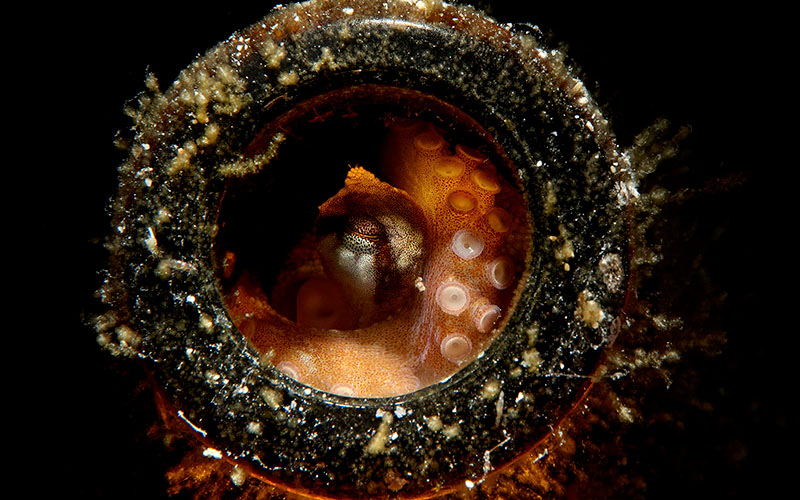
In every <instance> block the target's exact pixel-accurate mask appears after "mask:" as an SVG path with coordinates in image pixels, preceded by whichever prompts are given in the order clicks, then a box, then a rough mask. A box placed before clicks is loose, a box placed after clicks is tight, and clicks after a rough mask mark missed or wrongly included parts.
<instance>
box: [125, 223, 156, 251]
mask: <svg viewBox="0 0 800 500" xmlns="http://www.w3.org/2000/svg"><path fill="white" fill-rule="evenodd" d="M120 232H122V231H120ZM144 246H145V247H147V249H148V250H150V253H157V252H158V240H157V239H156V233H155V232H154V231H153V228H152V227H148V228H147V237H146V238H145V239H144Z"/></svg>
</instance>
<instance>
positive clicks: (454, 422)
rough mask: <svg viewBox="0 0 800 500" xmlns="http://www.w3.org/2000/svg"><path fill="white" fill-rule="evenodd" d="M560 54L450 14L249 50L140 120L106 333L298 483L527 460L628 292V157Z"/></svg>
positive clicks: (198, 426)
mask: <svg viewBox="0 0 800 500" xmlns="http://www.w3.org/2000/svg"><path fill="white" fill-rule="evenodd" d="M557 56H558V53H556V52H550V51H548V50H545V49H544V48H543V47H542V46H541V41H540V40H539V39H538V37H537V36H536V35H535V34H532V33H529V32H526V31H519V30H515V29H512V28H510V27H508V26H501V25H498V24H497V23H495V22H494V21H492V20H490V19H488V18H486V17H484V16H483V15H482V14H481V13H480V12H478V11H476V10H474V9H472V8H467V7H463V6H458V5H451V4H448V3H443V2H436V1H431V2H426V1H422V2H405V1H388V2H379V1H375V2H372V1H366V2H360V3H358V7H355V6H351V5H350V3H349V2H342V1H338V0H333V1H322V0H314V1H311V2H307V3H305V4H296V5H291V6H288V7H282V8H280V9H278V10H276V11H274V12H273V13H272V14H270V15H269V16H268V18H267V19H265V20H264V21H263V22H260V23H257V24H255V25H253V26H252V27H250V28H247V29H245V30H243V31H242V32H241V33H238V34H237V35H235V36H232V37H231V38H230V39H228V41H226V42H223V43H222V44H221V45H220V46H219V47H217V48H216V49H214V50H213V51H211V52H209V53H208V54H207V55H206V56H204V57H203V58H201V59H199V60H198V61H197V62H196V63H194V64H193V65H192V67H191V68H190V69H188V70H187V71H185V72H183V73H181V76H180V78H179V79H178V80H177V81H176V82H175V83H174V84H173V85H172V86H171V87H170V88H169V89H168V90H166V91H165V92H164V93H157V94H156V95H154V96H152V97H149V98H147V99H144V100H143V107H142V109H141V110H140V111H138V114H137V125H136V135H135V137H134V139H133V142H134V145H133V146H132V147H131V152H130V156H129V159H128V160H127V163H126V164H125V166H124V167H123V168H121V169H120V172H121V180H120V191H119V195H118V199H117V200H116V203H115V215H114V217H115V218H114V227H115V228H116V229H115V233H114V235H113V237H112V238H111V242H110V244H109V246H110V247H111V248H112V249H113V252H114V258H113V259H112V260H111V263H110V269H109V279H108V280H107V282H106V283H105V285H104V288H103V290H102V294H101V295H102V296H103V297H104V299H105V300H106V302H107V304H108V306H109V309H110V312H109V313H108V314H107V315H105V316H103V319H102V321H100V320H98V322H97V324H98V330H99V331H100V338H101V343H103V344H104V345H106V346H108V348H109V349H111V350H112V351H114V352H116V353H127V354H130V355H133V356H138V357H141V358H143V359H145V360H147V361H148V362H150V363H151V364H152V372H153V376H154V379H155V383H156V384H157V385H158V386H159V387H161V388H162V392H163V394H164V396H165V397H164V399H165V401H168V403H165V406H164V408H165V409H164V412H165V413H172V414H174V415H177V416H179V418H180V419H181V421H182V422H186V423H187V425H188V426H189V428H190V429H192V430H193V432H196V433H197V434H199V436H200V437H201V438H202V440H203V442H204V443H205V444H206V445H208V446H212V447H213V448H214V449H215V450H217V452H218V454H219V455H220V456H223V457H224V458H226V459H227V460H229V461H230V462H232V463H235V464H237V467H241V469H242V470H246V471H248V472H249V473H251V474H252V475H253V476H254V477H255V478H257V479H259V480H263V481H265V482H267V483H271V484H274V485H278V486H280V487H281V488H283V489H286V490H295V491H298V492H300V493H307V494H310V495H312V496H313V495H316V496H319V495H328V496H334V497H353V498H364V497H388V496H393V495H401V496H409V497H412V496H416V497H420V496H430V495H432V494H434V493H443V492H448V491H453V490H458V489H460V488H464V487H465V485H467V486H466V487H470V486H469V485H474V484H475V483H476V482H478V481H480V480H482V478H485V477H486V475H487V474H488V473H489V472H491V470H493V469H495V468H500V467H502V466H503V465H505V464H509V463H511V462H513V461H514V460H516V459H517V458H518V457H520V456H521V455H523V454H525V453H528V452H530V450H532V449H533V448H534V447H535V446H536V445H537V443H539V442H540V441H541V440H542V439H545V438H546V437H547V436H548V435H549V434H550V432H551V431H552V429H553V427H554V425H555V424H556V423H557V422H559V421H560V420H561V419H563V418H564V416H565V415H567V414H568V413H569V412H570V411H571V410H572V409H573V408H575V407H576V405H577V403H578V402H579V401H580V400H581V398H582V397H583V396H584V395H585V394H586V392H587V390H588V388H589V387H590V386H591V383H592V382H591V381H592V377H593V376H594V375H595V373H596V370H597V369H598V367H599V365H600V361H601V359H602V356H603V348H604V346H605V345H608V344H609V343H611V341H612V340H613V335H612V327H613V324H614V321H615V319H616V317H617V312H618V311H619V309H620V307H621V305H622V303H623V300H624V297H625V294H626V291H627V290H626V284H627V274H626V272H627V271H626V270H627V261H626V257H625V256H626V255H627V249H628V235H627V232H626V231H627V227H628V225H627V224H625V223H621V222H620V221H623V222H624V220H625V217H626V210H627V205H628V203H629V198H628V196H629V194H630V189H633V188H632V187H631V186H632V184H631V182H632V181H631V177H630V173H629V171H628V170H627V169H626V159H625V157H624V155H622V154H621V153H620V152H619V151H618V149H617V147H616V144H615V143H614V141H613V139H612V137H613V135H612V133H611V131H610V130H609V128H608V124H607V122H606V121H605V119H604V118H603V115H602V113H601V111H600V109H599V108H598V107H597V106H596V105H595V104H594V101H593V100H592V98H591V96H590V95H589V94H588V93H587V92H586V90H585V89H584V88H583V85H582V83H581V82H580V81H579V80H577V79H576V78H575V77H574V76H573V75H572V74H571V73H570V71H569V69H568V68H567V67H566V66H565V65H564V64H563V60H562V59H561V58H560V57H557ZM464 75H470V77H469V78H465V77H464ZM353 138H358V140H357V141H355V140H354V139H353ZM297 165H304V166H307V167H305V168H303V169H298V168H297ZM144 179H146V180H144ZM276 235H280V237H277V236H276ZM603 262H605V263H608V262H613V263H614V266H609V265H605V266H604V267H603V266H602V265H601V263H603ZM612 267H613V270H614V271H613V273H614V276H611V277H609V276H604V275H603V272H602V271H600V269H601V268H602V269H606V270H608V269H612ZM609 272H611V271H609ZM606 274H608V273H606ZM608 283H614V286H613V287H611V286H608V285H607V284H608ZM237 470H238V469H237Z"/></svg>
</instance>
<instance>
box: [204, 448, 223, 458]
mask: <svg viewBox="0 0 800 500" xmlns="http://www.w3.org/2000/svg"><path fill="white" fill-rule="evenodd" d="M203 456H204V457H208V458H216V459H217V460H219V459H220V458H222V452H221V451H219V450H218V449H216V448H206V449H205V450H203Z"/></svg>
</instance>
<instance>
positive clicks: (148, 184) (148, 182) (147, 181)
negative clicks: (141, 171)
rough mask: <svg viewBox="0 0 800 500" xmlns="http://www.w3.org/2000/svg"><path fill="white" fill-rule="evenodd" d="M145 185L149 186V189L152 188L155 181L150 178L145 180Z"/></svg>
mask: <svg viewBox="0 0 800 500" xmlns="http://www.w3.org/2000/svg"><path fill="white" fill-rule="evenodd" d="M144 185H145V186H147V187H150V186H152V185H153V179H151V178H150V177H146V178H145V180H144Z"/></svg>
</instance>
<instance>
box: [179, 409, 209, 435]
mask: <svg viewBox="0 0 800 500" xmlns="http://www.w3.org/2000/svg"><path fill="white" fill-rule="evenodd" d="M178 417H180V419H181V420H183V421H184V422H186V423H187V424H189V427H191V428H192V429H194V430H195V432H198V433H200V435H201V436H203V437H206V436H207V435H208V433H207V432H206V431H204V430H203V429H201V428H200V427H198V426H196V425H194V424H193V423H192V422H191V421H189V419H188V418H186V416H184V414H183V412H182V411H181V410H178Z"/></svg>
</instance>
